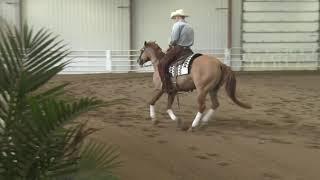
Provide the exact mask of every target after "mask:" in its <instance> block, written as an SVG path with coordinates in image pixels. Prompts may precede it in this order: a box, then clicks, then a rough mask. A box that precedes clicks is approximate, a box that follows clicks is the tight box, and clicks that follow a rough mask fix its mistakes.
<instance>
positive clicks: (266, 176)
mask: <svg viewBox="0 0 320 180" xmlns="http://www.w3.org/2000/svg"><path fill="white" fill-rule="evenodd" d="M262 176H263V180H273V179H281V176H279V175H277V174H275V173H272V172H266V173H263V175H262Z"/></svg>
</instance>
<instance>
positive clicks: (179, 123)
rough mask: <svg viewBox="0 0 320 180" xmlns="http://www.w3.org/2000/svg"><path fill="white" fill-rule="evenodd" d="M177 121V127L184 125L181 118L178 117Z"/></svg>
mask: <svg viewBox="0 0 320 180" xmlns="http://www.w3.org/2000/svg"><path fill="white" fill-rule="evenodd" d="M176 123H177V128H181V127H182V121H181V120H180V119H179V118H177V119H176Z"/></svg>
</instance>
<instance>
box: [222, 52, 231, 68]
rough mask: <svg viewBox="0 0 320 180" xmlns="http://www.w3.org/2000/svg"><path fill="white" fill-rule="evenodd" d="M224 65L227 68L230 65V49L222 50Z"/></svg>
mask: <svg viewBox="0 0 320 180" xmlns="http://www.w3.org/2000/svg"><path fill="white" fill-rule="evenodd" d="M224 64H226V65H227V66H230V65H231V49H225V50H224Z"/></svg>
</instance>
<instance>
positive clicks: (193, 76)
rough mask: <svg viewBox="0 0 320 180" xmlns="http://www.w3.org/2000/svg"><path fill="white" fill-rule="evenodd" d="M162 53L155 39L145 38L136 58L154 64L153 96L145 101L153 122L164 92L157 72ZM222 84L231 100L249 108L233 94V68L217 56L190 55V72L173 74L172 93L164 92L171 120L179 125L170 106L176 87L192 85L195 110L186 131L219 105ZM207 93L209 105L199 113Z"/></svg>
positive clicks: (205, 120)
mask: <svg viewBox="0 0 320 180" xmlns="http://www.w3.org/2000/svg"><path fill="white" fill-rule="evenodd" d="M164 55H165V54H164V53H163V52H162V50H161V48H160V47H159V46H158V45H157V44H156V43H155V42H145V43H144V47H143V48H142V49H141V54H140V57H139V59H138V63H139V65H140V66H142V65H143V64H145V63H146V62H148V61H151V63H152V65H153V67H154V73H153V83H154V86H155V91H154V96H153V98H152V100H151V101H150V103H149V105H150V117H151V119H152V121H153V122H154V123H156V122H157V120H156V115H155V108H154V107H155V103H156V102H157V100H158V99H159V98H160V97H161V96H162V94H163V93H164V91H163V90H162V83H161V79H160V76H159V72H158V64H159V61H160V60H161V59H162V57H163V56H164ZM223 84H225V88H226V92H227V94H228V96H229V97H230V98H231V100H232V101H233V102H234V103H236V104H237V105H239V106H241V107H243V108H247V109H250V108H251V106H250V105H247V104H245V103H242V102H240V101H239V100H238V99H237V98H236V95H235V93H236V77H235V74H234V72H233V71H232V70H231V69H230V68H229V67H228V66H226V65H224V64H223V63H221V62H220V61H219V60H218V59H216V58H214V57H209V56H206V55H203V56H200V57H197V58H196V59H194V61H193V63H192V67H191V73H190V74H189V75H185V76H179V77H178V78H177V80H176V86H177V87H178V89H176V90H175V91H174V92H173V93H170V94H168V105H167V113H168V114H169V116H170V118H171V119H172V120H173V121H177V122H178V125H180V121H179V120H178V118H177V117H176V116H175V114H174V113H173V111H172V109H171V107H172V103H173V101H174V99H175V96H176V94H177V93H178V92H179V91H191V90H194V89H196V90H197V102H198V113H197V115H196V117H195V119H194V120H193V122H192V125H191V127H190V128H189V131H192V130H193V129H194V128H195V127H197V126H198V125H199V124H200V123H201V126H203V125H207V124H208V121H209V119H210V118H211V116H213V114H214V112H215V111H216V109H217V108H218V107H219V102H218V97H217V94H218V91H219V89H220V87H221V86H222V85H223ZM208 93H209V94H210V97H211V101H212V106H211V109H210V110H209V111H208V112H207V113H206V114H205V115H204V116H203V113H204V111H205V109H206V104H205V100H206V96H207V94H208ZM202 116H203V117H202Z"/></svg>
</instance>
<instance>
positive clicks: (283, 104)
mask: <svg viewBox="0 0 320 180" xmlns="http://www.w3.org/2000/svg"><path fill="white" fill-rule="evenodd" d="M237 80H238V87H237V94H238V97H239V99H241V100H242V101H244V102H249V103H250V104H252V106H253V109H251V110H245V109H242V108H240V107H238V106H236V105H235V104H233V103H232V102H231V100H230V99H229V98H227V96H226V94H225V92H224V89H221V90H220V94H219V98H220V99H219V100H220V107H219V110H218V111H217V113H216V114H215V117H214V118H213V119H212V120H211V121H210V124H209V126H208V128H206V129H204V130H201V131H196V132H193V133H189V132H186V131H182V130H179V129H177V128H176V126H175V123H174V122H172V121H171V120H170V119H169V117H168V115H167V114H166V109H165V107H166V98H167V97H166V96H163V97H162V98H161V100H160V101H159V102H158V104H157V106H156V108H157V109H156V111H157V115H158V119H159V120H160V121H161V122H160V123H159V124H158V125H157V126H152V124H151V122H150V119H149V111H148V109H149V107H148V105H147V102H148V100H149V99H150V98H151V96H152V95H151V92H152V90H153V87H152V82H151V74H136V73H131V74H101V75H61V76H58V77H57V78H55V79H54V80H53V81H52V82H51V84H58V83H62V82H70V83H71V85H70V86H69V87H68V88H67V93H68V94H70V95H75V96H96V97H98V98H100V99H102V100H105V101H114V100H120V99H121V101H118V102H117V103H115V104H114V105H112V106H109V107H105V108H101V109H99V110H97V111H94V112H90V113H89V114H88V115H85V116H83V117H81V119H83V120H85V119H89V120H90V126H91V127H95V128H102V130H101V131H99V132H97V133H96V134H94V135H93V136H92V138H95V139H96V140H98V141H101V142H106V143H111V144H114V145H117V146H119V149H120V153H121V160H123V161H124V163H123V167H121V168H119V169H118V170H117V172H116V173H117V174H118V175H119V176H120V177H121V179H122V180H319V179H320V91H319V90H320V73H312V72H297V73H258V74H256V73H250V74H246V73H241V74H237ZM195 99H196V98H195V92H193V93H187V94H181V95H180V104H181V107H180V109H179V108H178V106H177V104H176V103H175V104H174V110H175V113H176V115H177V116H178V117H179V118H180V119H182V120H183V121H184V122H185V123H189V124H191V121H192V120H193V118H194V116H195V114H196V101H195ZM209 103H210V101H209V98H208V103H207V105H208V106H209V105H210V104H209Z"/></svg>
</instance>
